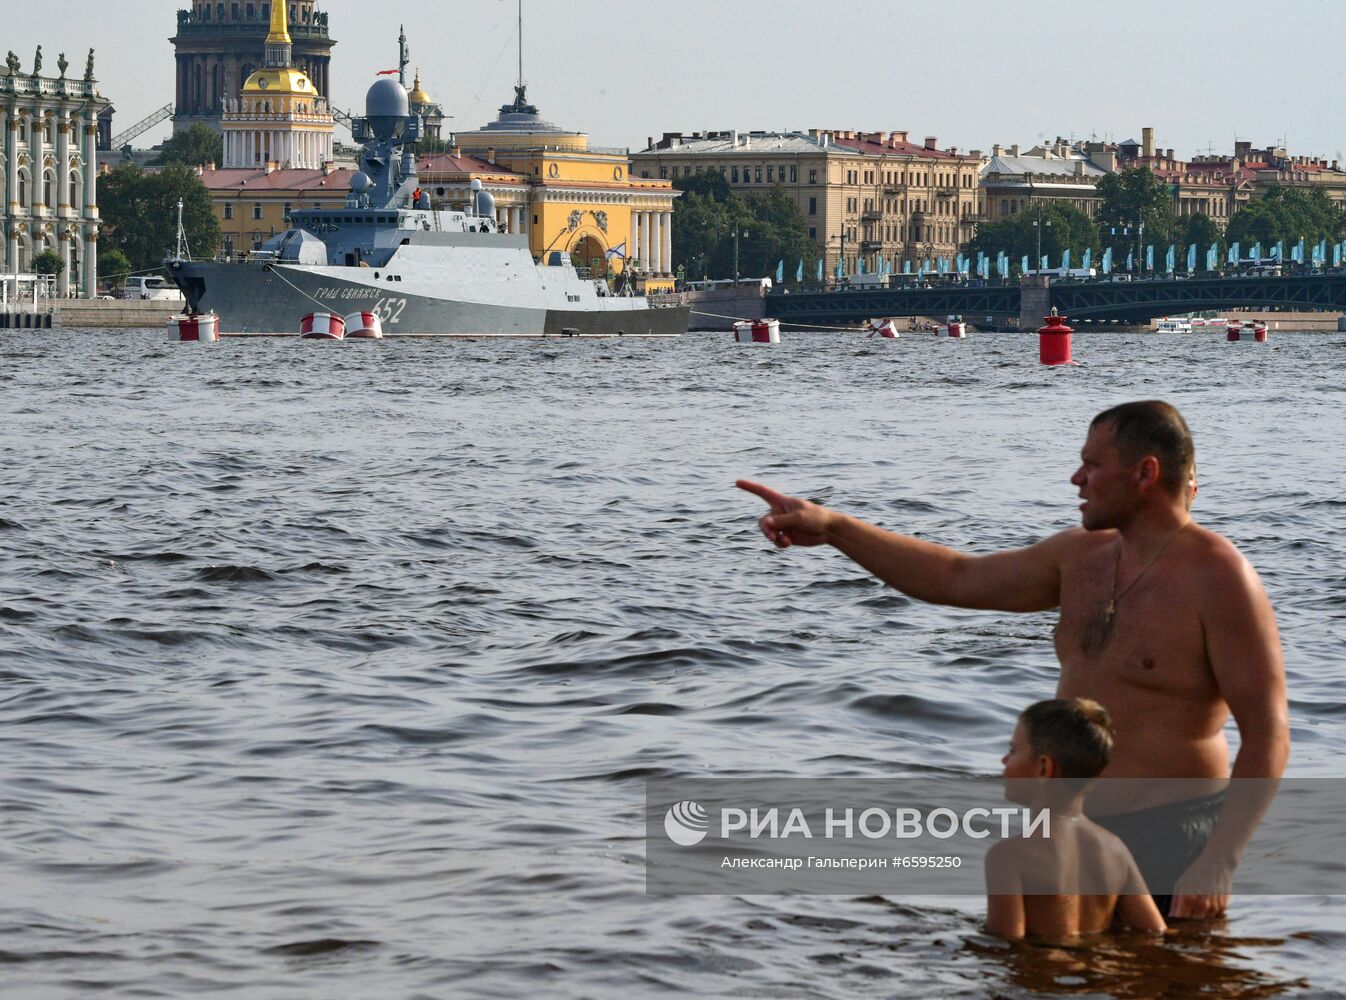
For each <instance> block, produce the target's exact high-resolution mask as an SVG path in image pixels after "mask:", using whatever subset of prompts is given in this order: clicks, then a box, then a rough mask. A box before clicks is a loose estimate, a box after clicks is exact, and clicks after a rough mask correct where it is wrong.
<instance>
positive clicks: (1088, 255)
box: [1080, 247, 1094, 269]
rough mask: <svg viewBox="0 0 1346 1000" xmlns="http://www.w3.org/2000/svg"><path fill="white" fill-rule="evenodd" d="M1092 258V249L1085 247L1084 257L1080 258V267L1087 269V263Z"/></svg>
mask: <svg viewBox="0 0 1346 1000" xmlns="http://www.w3.org/2000/svg"><path fill="white" fill-rule="evenodd" d="M1093 258H1094V248H1093V247H1085V248H1084V256H1083V257H1081V258H1080V267H1083V268H1086V269H1087V268H1088V267H1089V262H1090V261H1091V260H1093Z"/></svg>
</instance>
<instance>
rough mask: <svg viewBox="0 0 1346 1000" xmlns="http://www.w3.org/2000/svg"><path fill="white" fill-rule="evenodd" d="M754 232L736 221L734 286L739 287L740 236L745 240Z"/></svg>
mask: <svg viewBox="0 0 1346 1000" xmlns="http://www.w3.org/2000/svg"><path fill="white" fill-rule="evenodd" d="M751 235H752V234H751V233H750V232H748V231H747V230H746V229H742V230H741V229H739V225H738V223H737V222H735V223H734V287H735V288H737V287H738V238H739V237H740V236H742V237H743V238H744V239H745V240H746V239H748V238H749V237H750V236H751Z"/></svg>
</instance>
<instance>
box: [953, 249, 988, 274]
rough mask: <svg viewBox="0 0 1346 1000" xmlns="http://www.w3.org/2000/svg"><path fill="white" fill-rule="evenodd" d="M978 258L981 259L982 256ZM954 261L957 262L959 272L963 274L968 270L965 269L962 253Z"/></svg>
mask: <svg viewBox="0 0 1346 1000" xmlns="http://www.w3.org/2000/svg"><path fill="white" fill-rule="evenodd" d="M977 256H978V257H980V256H981V254H977ZM954 261H955V265H956V268H957V270H958V271H959V272H962V271H964V270H966V268H964V267H963V264H964V260H963V255H962V254H961V253H960V254H959V255H958V256H957V257H955V258H954Z"/></svg>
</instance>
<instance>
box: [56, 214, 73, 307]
mask: <svg viewBox="0 0 1346 1000" xmlns="http://www.w3.org/2000/svg"><path fill="white" fill-rule="evenodd" d="M56 238H57V247H58V248H59V249H58V251H57V252H58V253H59V254H60V255H61V263H62V264H63V265H64V266H63V267H62V268H61V273H60V275H58V276H57V278H56V294H57V295H58V296H60V297H61V298H63V299H68V298H69V297H70V228H69V226H68V225H67V224H66V223H65V222H64V221H60V222H57V223H56Z"/></svg>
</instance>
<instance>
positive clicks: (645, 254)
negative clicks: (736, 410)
mask: <svg viewBox="0 0 1346 1000" xmlns="http://www.w3.org/2000/svg"><path fill="white" fill-rule="evenodd" d="M639 216H640V266H641V267H642V268H643V269H644V270H645V271H646V272H647V273H648V272H649V271H650V270H652V268H651V267H650V213H649V212H641V213H639Z"/></svg>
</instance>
